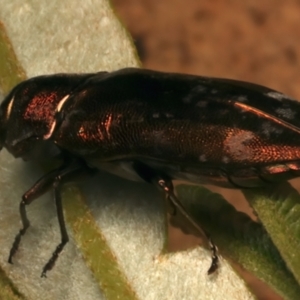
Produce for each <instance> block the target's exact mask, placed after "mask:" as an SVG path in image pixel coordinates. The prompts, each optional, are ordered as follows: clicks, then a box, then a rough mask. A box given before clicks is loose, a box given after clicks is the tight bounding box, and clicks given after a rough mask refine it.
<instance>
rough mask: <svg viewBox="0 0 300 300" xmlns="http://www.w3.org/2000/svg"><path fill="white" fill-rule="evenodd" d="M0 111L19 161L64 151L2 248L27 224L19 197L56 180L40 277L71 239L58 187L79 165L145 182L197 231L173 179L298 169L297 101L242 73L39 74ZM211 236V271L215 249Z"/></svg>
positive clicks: (254, 181) (274, 176)
mask: <svg viewBox="0 0 300 300" xmlns="http://www.w3.org/2000/svg"><path fill="white" fill-rule="evenodd" d="M0 117H1V123H0V143H1V148H2V147H5V148H7V150H8V151H9V152H10V153H11V154H13V155H14V156H15V157H21V158H23V159H24V160H30V159H34V160H42V159H50V158H51V157H54V156H57V155H60V156H61V158H62V165H61V166H60V167H59V168H57V169H54V170H52V171H51V172H49V173H47V174H45V175H44V176H43V177H42V178H40V179H39V180H38V181H37V182H36V183H35V184H34V185H33V186H32V187H31V188H30V189H29V190H28V191H27V192H26V193H25V194H24V195H23V197H22V201H21V203H20V214H21V220H22V224H23V228H22V229H21V230H20V231H19V233H18V234H17V235H16V237H15V241H14V243H13V246H12V248H11V251H10V255H9V262H10V263H11V262H12V258H13V256H14V254H15V253H16V251H17V249H18V247H19V244H20V241H21V237H22V235H24V234H25V232H26V230H27V229H28V227H29V226H30V223H29V220H28V218H27V215H26V209H25V207H26V205H29V204H30V203H31V202H32V201H33V200H35V199H36V198H38V197H39V196H40V195H41V194H43V193H45V192H46V191H47V190H49V189H53V191H54V198H55V203H56V207H57V215H58V221H59V226H60V230H61V243H60V244H59V245H58V246H57V248H56V250H55V251H54V253H53V255H52V257H51V258H50V260H49V261H48V262H47V264H46V265H45V266H44V268H43V271H42V276H45V275H46V272H47V271H49V270H51V269H52V268H53V266H54V264H55V261H56V260H57V258H58V255H59V254H60V252H61V251H62V249H63V247H64V246H65V244H66V243H67V242H68V240H69V238H68V233H67V231H66V227H65V222H64V215H63V209H62V203H61V197H60V193H59V188H60V185H61V183H62V181H63V180H65V179H67V178H68V177H72V176H74V175H75V174H77V173H83V172H86V171H87V170H89V169H104V170H106V171H108V172H111V173H115V174H117V175H119V176H124V177H126V178H129V179H133V180H141V179H142V180H144V181H146V182H149V183H152V184H154V185H155V186H157V187H158V188H159V189H161V190H162V191H164V193H165V194H166V196H167V200H168V203H169V204H170V205H169V206H170V207H172V213H174V212H175V213H176V211H177V212H180V213H181V214H182V215H183V216H184V217H185V218H186V219H187V221H189V222H190V223H191V224H192V225H193V226H194V227H195V228H196V229H198V230H199V231H202V230H201V228H200V227H199V225H198V224H197V223H196V222H195V221H194V220H193V218H192V217H191V216H190V215H189V213H188V212H187V211H186V210H185V208H184V207H183V206H182V204H181V203H180V201H179V199H178V198H177V197H176V196H175V195H174V192H173V190H174V188H173V184H172V180H173V179H183V180H187V181H190V182H196V183H210V184H215V185H219V186H223V187H236V188H250V187H257V186H262V185H264V184H266V183H270V182H274V181H280V180H287V179H290V178H294V177H297V176H299V175H300V139H299V134H300V103H298V102H297V101H295V100H293V99H291V98H289V97H288V96H286V95H284V94H281V93H279V92H276V91H274V90H271V89H268V88H266V87H263V86H259V85H255V84H251V83H245V82H241V81H234V80H227V79H217V78H208V77H200V76H193V75H183V74H169V73H161V72H156V71H150V70H142V69H133V68H129V69H122V70H119V71H115V72H111V73H108V72H99V73H94V74H56V75H50V76H39V77H35V78H32V79H29V80H26V81H24V82H21V83H20V84H18V85H17V86H16V87H15V88H14V89H13V90H12V91H11V92H10V93H9V95H8V96H7V97H6V98H5V99H4V101H3V102H2V104H1V109H0ZM169 213H170V212H169ZM202 232H203V231H202ZM209 241H210V247H211V251H212V263H211V266H210V268H209V270H208V273H209V274H210V273H213V272H214V271H215V270H216V269H217V268H218V256H217V248H216V246H215V245H214V244H213V243H212V241H211V240H210V239H209Z"/></svg>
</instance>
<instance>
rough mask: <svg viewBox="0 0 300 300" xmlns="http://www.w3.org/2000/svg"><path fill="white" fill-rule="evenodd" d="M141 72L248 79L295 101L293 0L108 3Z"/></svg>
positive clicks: (297, 34) (298, 16)
mask: <svg viewBox="0 0 300 300" xmlns="http://www.w3.org/2000/svg"><path fill="white" fill-rule="evenodd" d="M112 5H113V7H114V8H115V11H116V13H117V15H118V16H119V17H120V19H121V20H122V22H123V24H124V25H125V26H126V27H127V28H128V30H129V32H130V33H131V34H132V36H133V38H134V42H135V43H136V46H137V49H138V51H139V56H140V58H141V61H142V63H143V66H144V67H145V68H151V69H156V70H162V71H169V72H171V71H174V72H183V73H192V74H199V75H205V76H214V77H227V78H234V79H239V80H245V81H251V82H255V83H259V84H262V85H266V86H268V87H271V88H274V89H277V90H279V91H282V92H285V93H287V94H289V95H291V96H293V97H296V98H300V85H299V84H298V83H299V81H300V68H299V65H300V62H299V59H300V57H299V50H300V1H299V0H285V1H282V0H264V1H252V0H243V1H240V0H227V1H226V0H112Z"/></svg>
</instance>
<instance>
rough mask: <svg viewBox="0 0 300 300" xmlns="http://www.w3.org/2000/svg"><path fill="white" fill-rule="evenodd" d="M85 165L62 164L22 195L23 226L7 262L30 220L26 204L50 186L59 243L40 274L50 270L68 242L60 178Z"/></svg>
mask: <svg viewBox="0 0 300 300" xmlns="http://www.w3.org/2000/svg"><path fill="white" fill-rule="evenodd" d="M86 169H87V167H86V166H85V165H84V164H83V163H80V162H77V163H73V164H72V163H69V164H63V165H62V166H61V167H60V168H58V169H55V170H52V171H51V172H49V173H47V174H46V175H44V176H43V177H42V178H40V179H39V180H38V181H37V182H36V183H35V184H34V185H33V186H32V187H31V188H30V189H29V190H28V191H27V192H26V193H25V194H24V195H23V196H22V200H21V202H20V215H21V221H22V225H23V228H21V229H20V231H19V233H18V234H17V235H16V237H15V240H14V242H13V245H12V248H11V250H10V253H9V258H8V262H9V263H12V258H13V256H14V255H15V253H16V252H17V250H18V248H19V244H20V242H21V238H22V236H23V235H24V234H25V232H26V231H27V229H28V227H29V226H30V222H29V220H28V218H27V213H26V205H29V204H30V203H31V202H32V201H34V200H35V199H37V198H38V197H39V196H41V195H43V194H44V193H46V192H47V191H48V190H49V189H50V188H51V187H52V188H53V190H54V199H55V203H56V209H57V216H58V221H59V226H60V231H61V243H60V244H59V245H58V246H57V248H56V250H55V252H54V253H53V255H52V257H51V259H50V260H49V261H48V263H47V264H46V265H45V267H44V268H43V272H42V276H43V277H44V276H45V274H46V272H47V271H49V270H51V269H52V267H53V266H54V263H55V261H56V259H57V257H58V254H59V253H60V252H61V251H62V249H63V247H64V245H65V244H66V243H67V242H68V240H69V238H68V234H67V231H66V227H65V222H64V216H63V210H62V204H61V197H60V195H59V186H60V183H61V182H62V180H63V179H64V178H65V177H67V176H69V175H75V173H82V172H83V171H85V170H86Z"/></svg>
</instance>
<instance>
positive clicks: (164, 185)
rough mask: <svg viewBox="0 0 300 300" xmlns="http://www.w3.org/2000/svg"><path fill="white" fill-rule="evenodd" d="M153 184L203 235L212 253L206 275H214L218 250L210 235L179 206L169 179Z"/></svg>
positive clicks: (179, 203)
mask: <svg viewBox="0 0 300 300" xmlns="http://www.w3.org/2000/svg"><path fill="white" fill-rule="evenodd" d="M154 184H155V185H156V186H158V187H159V188H160V189H162V190H163V191H164V192H165V193H166V195H167V199H168V201H170V202H171V204H172V206H173V207H174V209H175V211H179V212H180V213H181V214H182V215H183V216H184V217H185V219H186V220H187V221H188V222H189V223H190V224H191V225H192V226H193V227H194V228H195V229H197V230H198V231H199V232H201V233H203V234H204V235H205V236H206V238H207V240H208V244H209V247H210V251H211V253H212V261H211V265H210V268H209V269H208V271H207V273H208V274H209V275H210V274H212V273H214V272H215V271H216V270H217V269H218V263H219V257H218V254H217V253H218V248H217V246H216V245H215V244H214V243H213V241H212V239H211V237H210V235H209V234H208V233H207V232H206V231H204V230H203V229H202V228H201V227H200V226H199V225H198V224H197V223H196V222H195V221H194V219H193V218H192V217H191V216H190V214H189V213H188V212H187V211H186V209H185V208H184V206H183V205H182V204H181V202H180V201H179V199H178V198H177V197H176V196H175V194H174V186H173V183H172V181H171V180H169V179H167V180H166V179H163V178H162V177H161V178H160V179H158V180H156V181H154Z"/></svg>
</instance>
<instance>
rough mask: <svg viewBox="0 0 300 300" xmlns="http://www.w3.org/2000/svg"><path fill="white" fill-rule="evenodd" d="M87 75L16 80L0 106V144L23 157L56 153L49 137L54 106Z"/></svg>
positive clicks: (56, 150)
mask: <svg viewBox="0 0 300 300" xmlns="http://www.w3.org/2000/svg"><path fill="white" fill-rule="evenodd" d="M90 76H91V74H83V75H76V74H74V75H70V74H68V75H66V74H57V75H50V76H39V77H35V78H32V79H29V80H26V81H23V82H21V83H20V84H18V85H17V86H16V87H15V88H14V89H13V90H12V91H11V92H10V93H9V94H8V95H7V97H6V98H5V99H4V101H3V102H2V104H1V107H0V118H1V121H0V122H1V124H0V147H1V148H3V147H5V148H7V150H8V151H9V152H10V153H12V154H13V155H14V156H15V157H22V158H23V159H25V160H27V159H31V158H32V157H34V159H39V157H40V158H46V156H47V155H49V154H51V155H52V154H53V150H55V151H54V152H56V153H55V154H57V152H58V149H57V148H56V146H55V144H54V143H53V142H52V141H51V138H50V139H49V132H50V131H51V128H52V125H53V122H54V121H55V114H56V108H57V106H58V105H59V104H60V102H61V101H62V99H63V98H64V97H66V96H67V95H69V94H70V93H72V92H73V91H74V90H75V89H76V88H77V87H78V85H80V84H81V83H82V82H84V81H85V80H86V79H87V78H88V77H90ZM47 134H48V138H47V139H45V136H47ZM49 146H51V147H49ZM49 151H50V153H48V152H49Z"/></svg>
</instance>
